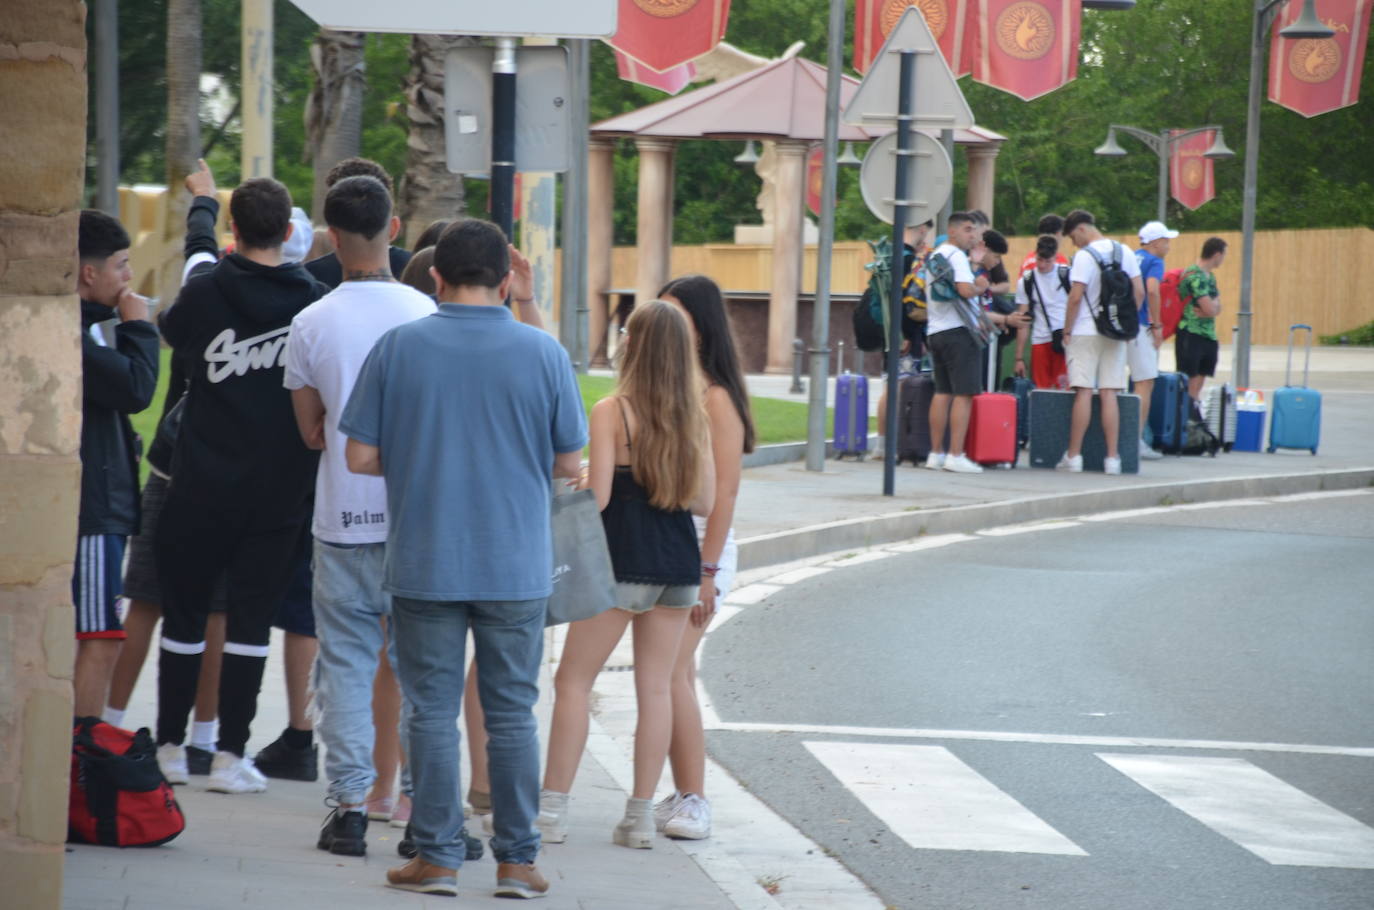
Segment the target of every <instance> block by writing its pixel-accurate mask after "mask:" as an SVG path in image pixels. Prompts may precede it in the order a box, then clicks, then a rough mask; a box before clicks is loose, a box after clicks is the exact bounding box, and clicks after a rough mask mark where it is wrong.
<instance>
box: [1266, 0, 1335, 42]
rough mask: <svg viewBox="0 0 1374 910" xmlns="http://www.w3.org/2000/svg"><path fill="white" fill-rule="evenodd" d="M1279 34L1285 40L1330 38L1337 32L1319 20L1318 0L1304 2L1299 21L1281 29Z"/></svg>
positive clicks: (1304, 0) (1305, 0)
mask: <svg viewBox="0 0 1374 910" xmlns="http://www.w3.org/2000/svg"><path fill="white" fill-rule="evenodd" d="M1279 34H1280V35H1282V36H1283V37H1285V38H1330V37H1331V36H1332V35H1334V34H1336V32H1335V30H1334V29H1332V28H1330V27H1329V26H1327V24H1326V23H1325V22H1323V21H1321V20H1320V19H1318V18H1317V0H1303V2H1302V13H1301V14H1300V15H1299V16H1298V21H1297V22H1294V23H1293V24H1292V25H1290V26H1288V27H1287V28H1282V29H1279Z"/></svg>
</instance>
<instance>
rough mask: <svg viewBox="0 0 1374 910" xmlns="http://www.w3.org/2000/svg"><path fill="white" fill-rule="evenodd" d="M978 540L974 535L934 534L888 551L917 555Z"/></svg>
mask: <svg viewBox="0 0 1374 910" xmlns="http://www.w3.org/2000/svg"><path fill="white" fill-rule="evenodd" d="M977 539H978V538H977V537H975V536H974V535H972V534H934V535H931V536H930V537H918V538H916V539H915V540H913V541H910V542H909V543H900V544H897V545H896V546H889V547H888V549H889V550H893V551H895V552H897V553H915V552H917V551H918V550H934V549H936V548H937V547H947V546H949V545H950V544H952V543H959V542H960V541H964V540H977Z"/></svg>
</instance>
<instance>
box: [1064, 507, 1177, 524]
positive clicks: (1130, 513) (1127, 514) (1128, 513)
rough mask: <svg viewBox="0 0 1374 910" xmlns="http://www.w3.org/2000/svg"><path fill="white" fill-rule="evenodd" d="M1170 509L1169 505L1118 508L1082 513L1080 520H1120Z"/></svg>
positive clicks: (1158, 513) (1160, 512) (1155, 513)
mask: <svg viewBox="0 0 1374 910" xmlns="http://www.w3.org/2000/svg"><path fill="white" fill-rule="evenodd" d="M1167 511H1169V507H1168V506H1149V507H1148V508H1144V509H1118V510H1117V511H1115V512H1097V513H1095V514H1093V515H1080V516H1078V520H1079V521H1120V520H1121V519H1123V518H1141V517H1143V516H1145V515H1160V514H1162V513H1164V512H1167Z"/></svg>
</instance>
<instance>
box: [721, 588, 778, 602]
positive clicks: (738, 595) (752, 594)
mask: <svg viewBox="0 0 1374 910" xmlns="http://www.w3.org/2000/svg"><path fill="white" fill-rule="evenodd" d="M781 590H782V585H767V584H763V583H762V582H760V583H758V584H752V585H745V586H744V587H742V588H736V589H735V590H733V591H731V592H730V596H729V597H727V598H725V602H726V603H728V604H743V605H746V606H748V605H752V604H756V603H759V602H760V601H763V600H767V599H768V598H770V597H772V596H773V595H774V594H776V593H778V592H779V591H781Z"/></svg>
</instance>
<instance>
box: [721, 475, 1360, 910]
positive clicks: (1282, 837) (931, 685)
mask: <svg viewBox="0 0 1374 910" xmlns="http://www.w3.org/2000/svg"><path fill="white" fill-rule="evenodd" d="M702 677H703V680H704V682H705V686H706V689H707V692H708V694H709V696H710V700H711V702H712V703H713V705H714V708H715V712H716V714H717V715H718V716H719V718H720V720H721V721H722V723H721V724H720V725H719V727H720V729H716V730H713V731H712V732H710V734H709V741H710V749H711V753H712V755H713V756H714V757H715V758H716V759H717V760H718V761H719V762H721V763H722V764H723V765H724V766H725V767H726V768H728V769H729V770H730V771H731V772H732V773H733V774H734V775H735V776H736V777H737V778H739V779H740V781H741V782H742V783H743V784H744V785H745V786H746V787H747V788H748V789H750V790H751V791H753V792H754V793H755V794H756V795H758V796H759V797H760V798H762V799H763V800H764V801H765V802H766V803H768V804H769V805H770V806H771V807H772V808H773V809H774V810H775V811H777V812H778V813H779V814H781V815H782V816H783V817H784V818H786V819H788V820H789V821H790V822H792V823H793V824H794V825H796V826H797V827H798V828H799V829H800V830H801V831H802V832H803V833H805V834H807V835H808V836H810V837H811V838H812V839H814V840H815V841H816V842H817V843H819V844H820V845H821V846H822V848H823V849H825V850H826V851H827V852H829V853H832V854H833V855H835V856H837V857H838V858H839V859H840V860H841V861H842V862H843V863H845V864H846V865H847V866H848V867H849V868H850V869H851V870H852V871H854V873H855V874H857V875H858V876H859V877H860V878H862V879H863V880H864V881H865V882H867V883H868V884H869V885H870V886H871V887H872V888H873V889H874V890H875V891H876V892H877V893H878V894H879V895H880V896H881V897H882V898H883V899H884V900H885V901H886V902H887V903H888V904H890V905H891V906H893V907H900V908H930V910H945V908H969V910H1002V908H1018V910H1021V908H1046V910H1074V908H1084V910H1088V908H1091V910H1108V908H1110V910H1136V908H1140V910H1146V908H1148V910H1193V908H1197V910H1202V908H1206V910H1232V908H1234V910H1268V908H1273V910H1318V908H1320V910H1328V908H1330V910H1335V908H1342V910H1347V908H1348V910H1356V908H1358V910H1369V908H1371V907H1374V495H1371V494H1370V493H1369V492H1368V491H1366V492H1364V493H1361V494H1357V495H1345V496H1338V497H1332V498H1317V499H1309V500H1302V501H1288V502H1281V503H1267V502H1266V503H1261V504H1255V505H1250V506H1227V507H1220V508H1199V509H1193V510H1169V511H1166V512H1163V513H1156V514H1149V515H1143V516H1139V517H1134V518H1120V519H1116V520H1111V521H1094V522H1087V521H1085V522H1081V523H1079V524H1077V525H1073V526H1069V527H1063V528H1059V529H1054V530H1040V531H1036V532H1034V533H1026V534H1014V535H1002V536H998V535H994V534H986V535H978V536H977V537H976V538H975V539H972V540H966V541H961V542H956V543H952V544H950V545H948V546H943V547H940V548H936V549H928V550H923V551H920V552H910V553H899V554H895V555H891V556H889V557H887V558H885V559H881V560H878V561H873V562H867V563H864V564H860V565H853V566H849V567H841V568H834V569H832V570H830V571H828V572H826V573H825V574H821V575H818V576H817V577H814V578H810V579H807V580H805V581H798V582H796V583H794V584H789V585H787V586H785V587H782V588H781V590H779V591H778V592H777V593H775V594H773V595H772V596H771V597H769V598H768V599H767V600H765V601H764V602H763V603H760V604H758V605H756V606H751V607H748V608H747V609H745V610H743V611H742V612H741V613H740V614H739V615H738V616H736V617H735V618H734V619H732V620H731V621H729V622H728V623H726V624H725V625H723V626H722V627H721V628H719V629H718V630H716V631H715V632H713V633H712V635H711V636H710V637H709V638H708V640H707V643H706V646H705V651H704V654H703V659H702ZM781 887H782V888H783V889H785V888H786V882H785V881H784V882H782V883H781Z"/></svg>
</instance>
